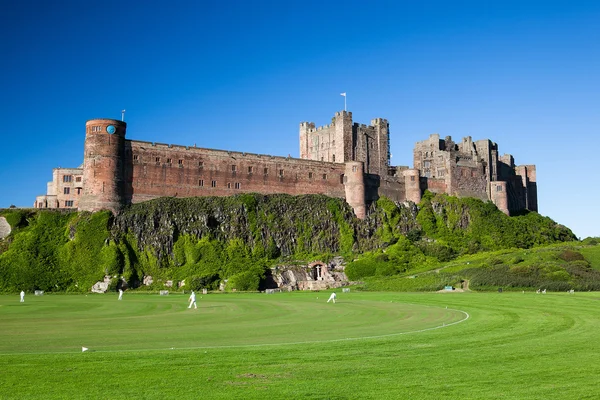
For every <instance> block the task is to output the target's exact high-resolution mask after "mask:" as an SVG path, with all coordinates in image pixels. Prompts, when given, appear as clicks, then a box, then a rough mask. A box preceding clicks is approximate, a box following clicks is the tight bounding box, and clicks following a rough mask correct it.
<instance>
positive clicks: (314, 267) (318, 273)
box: [308, 262, 327, 281]
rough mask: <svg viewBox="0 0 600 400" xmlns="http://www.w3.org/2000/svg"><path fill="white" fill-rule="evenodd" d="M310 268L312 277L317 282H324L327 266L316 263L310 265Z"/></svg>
mask: <svg viewBox="0 0 600 400" xmlns="http://www.w3.org/2000/svg"><path fill="white" fill-rule="evenodd" d="M308 266H309V268H310V277H311V278H312V279H313V280H315V281H322V280H323V274H324V273H325V268H327V267H326V266H325V264H323V263H322V262H314V263H310V264H309V265H308Z"/></svg>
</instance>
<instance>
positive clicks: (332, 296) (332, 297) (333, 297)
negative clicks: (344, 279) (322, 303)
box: [327, 292, 336, 304]
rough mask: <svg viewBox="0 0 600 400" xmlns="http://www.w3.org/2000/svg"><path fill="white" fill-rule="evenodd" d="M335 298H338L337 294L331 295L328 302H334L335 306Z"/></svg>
mask: <svg viewBox="0 0 600 400" xmlns="http://www.w3.org/2000/svg"><path fill="white" fill-rule="evenodd" d="M335 298H336V294H335V292H333V293H331V296H329V299H328V300H327V302H328V303H329V302H330V301H332V300H333V304H335Z"/></svg>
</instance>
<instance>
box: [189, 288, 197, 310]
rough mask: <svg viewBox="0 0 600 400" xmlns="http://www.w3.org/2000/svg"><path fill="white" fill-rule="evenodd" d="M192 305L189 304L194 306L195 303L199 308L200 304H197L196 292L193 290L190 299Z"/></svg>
mask: <svg viewBox="0 0 600 400" xmlns="http://www.w3.org/2000/svg"><path fill="white" fill-rule="evenodd" d="M189 302H190V305H189V306H188V308H192V304H193V305H194V308H198V306H197V305H196V293H194V292H193V291H192V294H190V299H189Z"/></svg>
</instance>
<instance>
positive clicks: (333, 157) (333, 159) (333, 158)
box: [331, 154, 335, 162]
mask: <svg viewBox="0 0 600 400" xmlns="http://www.w3.org/2000/svg"><path fill="white" fill-rule="evenodd" d="M331 161H332V162H335V154H334V155H333V156H332V160H331Z"/></svg>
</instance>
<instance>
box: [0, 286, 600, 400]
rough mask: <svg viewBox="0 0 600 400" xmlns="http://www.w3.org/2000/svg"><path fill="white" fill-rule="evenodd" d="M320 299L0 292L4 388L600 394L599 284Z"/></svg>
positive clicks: (35, 393) (127, 394)
mask: <svg viewBox="0 0 600 400" xmlns="http://www.w3.org/2000/svg"><path fill="white" fill-rule="evenodd" d="M317 297H318V299H317ZM327 297H328V293H325V292H321V293H278V294H273V295H266V294H209V295H205V296H202V298H200V296H198V307H199V308H198V310H194V309H187V303H186V300H187V296H184V295H177V294H175V295H169V296H158V295H151V294H130V293H128V292H126V293H125V296H124V299H123V301H117V296H116V295H89V296H87V297H86V296H84V295H47V296H42V297H34V296H31V295H28V296H26V301H25V303H19V297H18V295H13V296H0V398H1V399H28V398H36V399H37V398H44V399H52V398H64V399H78V398H81V399H84V398H85V399H92V398H94V399H96V398H100V399H133V398H144V399H153V398H163V399H164V398H177V399H199V398H203V399H230V398H241V399H254V398H256V399H271V398H274V399H283V398H286V399H297V398H300V399H440V398H461V399H491V398H494V399H545V398H561V399H595V398H598V397H599V395H600V383H598V379H597V376H598V375H599V374H600V362H598V360H597V358H598V350H600V302H599V300H600V294H598V293H575V294H574V295H569V294H566V293H549V294H546V295H536V294H535V293H532V292H529V293H502V294H500V293H445V294H439V293H359V292H351V293H338V303H337V304H331V303H329V304H327V303H326V299H327ZM82 346H85V347H88V348H89V349H90V350H89V351H87V352H82V351H81V348H82Z"/></svg>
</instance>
